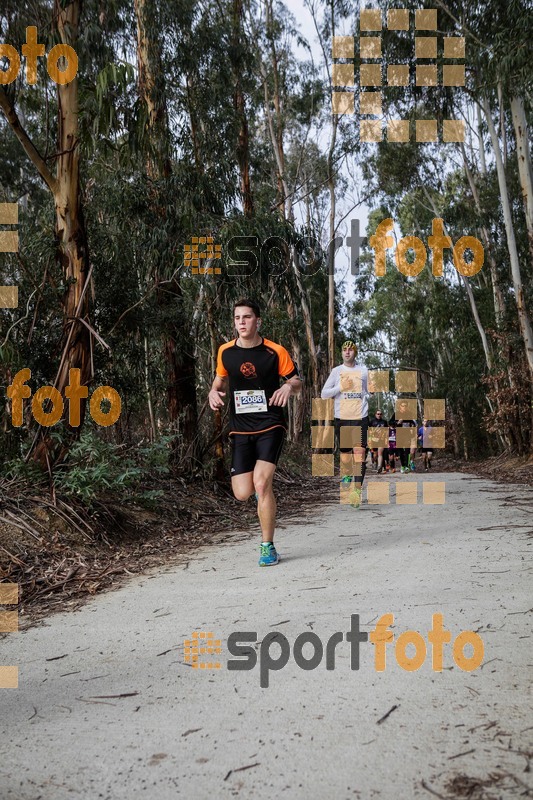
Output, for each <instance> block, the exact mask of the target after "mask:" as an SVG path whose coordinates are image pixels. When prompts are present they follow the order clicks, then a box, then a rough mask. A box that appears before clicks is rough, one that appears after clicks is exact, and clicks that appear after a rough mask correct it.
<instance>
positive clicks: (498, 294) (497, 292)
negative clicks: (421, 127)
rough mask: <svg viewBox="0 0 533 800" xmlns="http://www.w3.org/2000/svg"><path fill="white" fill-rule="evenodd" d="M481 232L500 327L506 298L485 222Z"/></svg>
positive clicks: (474, 191)
mask: <svg viewBox="0 0 533 800" xmlns="http://www.w3.org/2000/svg"><path fill="white" fill-rule="evenodd" d="M461 151H462V154H463V164H464V168H465V173H466V177H467V179H468V183H469V185H470V190H471V192H472V197H473V198H474V204H475V206H476V211H477V213H478V214H479V216H480V218H481V219H483V209H482V208H481V199H480V196H479V190H478V187H477V185H476V181H475V179H474V176H473V174H472V170H471V169H470V166H469V164H468V159H467V157H466V152H465V149H464V145H463V144H461ZM481 234H482V236H483V241H484V242H485V251H486V255H487V261H488V264H489V270H490V277H491V283H492V297H493V302H494V315H495V317H496V326H497V327H498V328H500V326H501V322H502V319H503V314H504V312H505V299H504V297H503V292H502V290H501V286H500V281H499V278H498V268H497V265H496V259H495V258H494V255H493V252H492V242H491V239H490V236H489V231H488V229H487V226H486V225H485V224H483V223H482V224H481Z"/></svg>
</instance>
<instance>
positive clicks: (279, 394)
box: [269, 375, 302, 406]
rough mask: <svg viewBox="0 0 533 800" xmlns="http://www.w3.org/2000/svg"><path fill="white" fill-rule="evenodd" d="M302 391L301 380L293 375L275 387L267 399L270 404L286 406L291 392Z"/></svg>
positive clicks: (297, 392)
mask: <svg viewBox="0 0 533 800" xmlns="http://www.w3.org/2000/svg"><path fill="white" fill-rule="evenodd" d="M301 391H302V381H301V378H299V377H298V376H297V375H293V376H292V378H289V379H288V380H286V381H285V383H284V384H283V386H280V388H279V389H276V391H275V392H274V394H273V395H272V397H271V398H270V400H269V405H271V406H286V405H287V402H288V400H289V397H290V396H291V394H299V393H300V392H301Z"/></svg>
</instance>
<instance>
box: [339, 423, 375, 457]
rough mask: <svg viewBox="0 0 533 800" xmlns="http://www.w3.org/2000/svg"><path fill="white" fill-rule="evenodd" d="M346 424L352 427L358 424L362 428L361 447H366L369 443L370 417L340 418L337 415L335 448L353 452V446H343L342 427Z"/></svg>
mask: <svg viewBox="0 0 533 800" xmlns="http://www.w3.org/2000/svg"><path fill="white" fill-rule="evenodd" d="M345 425H347V426H350V427H353V426H354V425H358V426H359V427H360V428H361V447H366V446H367V443H368V417H363V419H338V418H337V417H335V448H336V449H337V450H339V451H340V452H341V453H351V452H352V450H353V448H352V447H341V428H342V427H344V426H345ZM358 446H359V445H358Z"/></svg>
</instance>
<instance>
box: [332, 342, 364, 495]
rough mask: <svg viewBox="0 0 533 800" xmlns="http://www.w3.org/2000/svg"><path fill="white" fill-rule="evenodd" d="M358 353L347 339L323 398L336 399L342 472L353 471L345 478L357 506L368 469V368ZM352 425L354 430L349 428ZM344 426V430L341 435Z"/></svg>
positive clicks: (337, 431) (336, 424) (336, 425)
mask: <svg viewBox="0 0 533 800" xmlns="http://www.w3.org/2000/svg"><path fill="white" fill-rule="evenodd" d="M356 355H357V346H356V344H355V343H354V342H353V341H352V340H351V339H348V341H346V342H344V344H343V345H342V364H340V365H339V366H338V367H334V368H333V369H332V370H331V373H330V375H329V378H328V379H327V381H326V383H325V384H324V388H323V389H322V393H321V397H322V398H323V399H328V398H334V400H335V412H334V415H335V438H336V446H337V447H338V449H339V450H340V457H341V462H342V464H343V469H342V470H341V472H342V473H351V474H344V477H343V478H342V481H343V482H351V483H353V488H352V491H351V492H350V503H351V504H352V505H353V506H355V507H356V508H357V507H358V506H359V505H360V504H361V493H362V486H363V480H364V476H365V471H366V464H365V454H366V445H367V434H368V370H367V368H366V367H365V366H363V365H361V364H356V363H355V357H356ZM350 428H352V429H355V430H346V429H350ZM341 429H344V430H343V433H342V434H341ZM357 429H360V431H358V430H357ZM359 436H360V438H359ZM341 438H342V442H341Z"/></svg>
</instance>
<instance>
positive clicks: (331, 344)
mask: <svg viewBox="0 0 533 800" xmlns="http://www.w3.org/2000/svg"><path fill="white" fill-rule="evenodd" d="M329 5H330V8H331V37H332V41H333V37H334V36H335V3H334V2H333V0H331V2H330V4H329ZM338 124H339V118H338V117H337V115H336V114H334V113H333V110H332V113H331V139H330V142H329V149H328V162H327V163H328V179H327V186H328V192H329V247H328V369H329V371H330V372H331V370H332V369H333V367H334V366H335V247H334V245H333V242H334V239H335V231H336V226H335V214H336V199H335V174H334V170H333V161H334V157H335V145H336V144H337V128H338Z"/></svg>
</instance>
